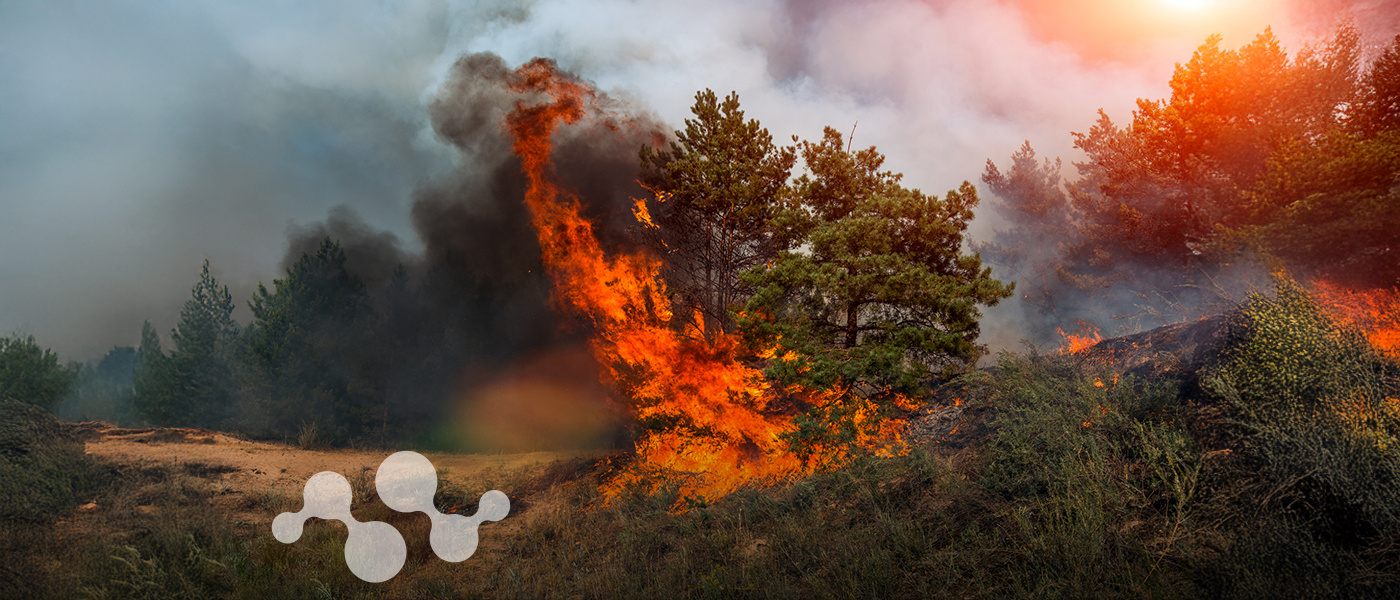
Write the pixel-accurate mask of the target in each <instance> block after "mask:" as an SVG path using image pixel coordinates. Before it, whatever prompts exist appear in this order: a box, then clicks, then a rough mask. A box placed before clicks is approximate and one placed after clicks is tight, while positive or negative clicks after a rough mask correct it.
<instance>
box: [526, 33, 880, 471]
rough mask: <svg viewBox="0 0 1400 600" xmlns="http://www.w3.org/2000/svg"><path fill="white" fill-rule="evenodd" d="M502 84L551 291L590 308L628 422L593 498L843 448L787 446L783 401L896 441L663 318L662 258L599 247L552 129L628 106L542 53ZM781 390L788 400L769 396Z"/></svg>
mask: <svg viewBox="0 0 1400 600" xmlns="http://www.w3.org/2000/svg"><path fill="white" fill-rule="evenodd" d="M506 86H507V87H508V89H510V90H511V91H512V92H514V93H516V94H519V95H520V96H521V99H519V100H517V102H516V106H515V109H514V110H513V111H511V113H510V114H509V115H507V117H506V121H505V126H506V128H507V130H508V131H509V133H510V135H511V137H512V148H513V150H514V152H515V154H516V155H517V156H518V157H519V158H520V161H521V169H522V170H523V172H524V174H525V177H526V181H527V187H526V191H525V203H526V205H527V207H528V208H529V210H530V214H531V219H532V226H533V227H534V229H535V231H536V233H537V234H538V236H539V242H540V247H541V250H542V253H543V259H544V263H545V265H546V267H547V268H548V269H549V273H550V275H551V277H552V279H553V281H554V284H555V285H554V299H555V302H556V304H557V305H558V308H559V309H560V310H564V311H568V312H571V313H574V314H578V315H580V316H582V317H583V318H584V319H585V320H587V321H588V322H589V324H590V326H591V327H592V338H591V340H590V346H591V350H592V352H593V354H594V355H595V357H596V358H597V360H598V362H599V364H601V365H603V368H604V373H603V374H602V377H603V380H604V382H605V383H606V384H608V385H609V386H610V387H611V388H612V389H613V390H614V391H615V392H616V393H617V394H618V395H619V396H620V397H619V398H618V400H620V401H621V402H622V403H623V404H624V405H626V407H627V408H628V409H629V410H630V411H631V412H632V416H633V418H634V419H635V420H636V422H637V423H638V425H639V437H638V440H637V442H636V454H637V461H636V462H635V463H634V464H632V465H630V466H628V467H626V468H624V469H623V470H622V471H621V472H618V473H614V474H613V476H612V477H611V478H610V479H609V481H608V483H606V484H605V485H604V487H603V490H602V492H603V495H604V497H605V498H616V497H617V496H618V495H619V494H620V493H622V492H623V491H625V490H627V489H629V488H632V487H635V486H639V485H640V486H642V487H650V488H651V489H655V488H656V487H658V486H660V485H679V486H680V487H681V497H682V498H684V497H690V496H700V497H704V498H717V497H720V496H723V495H725V494H728V493H730V492H732V491H734V490H735V489H738V488H739V487H741V486H743V485H745V484H748V483H751V482H766V481H773V480H779V479H783V478H788V477H792V476H794V475H798V474H802V473H806V472H809V471H810V470H811V469H812V468H813V467H814V466H815V465H816V464H818V463H821V462H825V463H830V462H833V461H839V460H840V459H841V458H842V457H844V456H845V449H844V448H835V447H820V446H818V447H813V448H811V450H812V453H811V454H809V455H808V457H807V458H808V459H807V460H804V458H803V457H799V456H798V455H796V454H795V453H794V452H793V451H792V450H791V444H790V443H789V439H790V437H791V436H792V434H793V433H794V432H795V431H796V429H797V427H796V425H795V423H794V418H795V416H796V414H795V412H796V411H795V409H794V408H792V406H794V405H795V404H807V405H811V406H828V407H835V408H838V409H841V410H845V411H847V412H848V414H850V415H851V416H850V421H851V422H852V423H854V424H855V428H856V430H857V432H858V434H857V439H856V444H857V445H858V446H864V447H866V448H870V449H871V450H874V451H880V452H884V453H897V452H902V451H903V444H902V442H901V441H900V438H899V432H900V430H901V428H902V425H903V422H902V421H898V420H881V419H880V418H879V416H878V411H877V410H875V406H874V405H873V403H871V402H869V401H868V400H865V399H862V398H858V397H855V396H853V395H850V394H839V393H835V392H821V391H814V390H803V389H798V388H786V389H781V390H777V389H774V386H773V385H772V384H771V383H769V382H768V381H767V380H766V379H765V378H764V376H763V374H762V372H761V371H760V370H759V369H758V368H756V367H754V366H750V365H748V364H745V363H744V362H742V361H741V360H740V353H741V348H740V344H739V343H738V340H736V339H734V338H733V337H732V336H729V335H725V334H711V335H710V336H706V335H705V334H704V332H703V322H702V321H700V320H695V321H694V322H692V323H689V324H687V326H686V327H683V328H678V327H673V326H672V325H673V323H672V321H673V319H676V318H678V317H677V316H676V315H674V314H673V313H672V310H671V305H670V301H669V299H668V297H667V295H666V293H665V291H664V285H663V283H662V280H661V277H660V273H661V267H662V265H661V262H660V261H659V260H658V259H657V258H656V257H654V256H652V255H650V254H647V253H645V252H618V253H614V254H612V255H609V254H608V253H607V252H605V251H604V250H603V248H602V247H601V246H600V244H599V242H598V238H597V236H596V235H595V233H594V228H593V224H592V223H591V222H589V221H588V220H587V219H586V218H584V217H583V216H582V206H581V204H580V201H579V199H578V197H577V196H576V195H574V194H573V193H572V192H570V191H568V190H563V189H560V187H559V186H558V185H556V184H555V182H554V181H553V180H552V169H553V165H552V159H551V152H552V150H553V141H552V137H553V135H554V133H555V131H556V130H557V129H558V128H559V127H560V126H561V125H563V124H572V123H577V122H579V121H580V120H584V119H590V120H595V121H597V122H600V123H601V124H602V125H603V127H604V129H606V130H610V131H616V130H618V129H619V128H622V127H627V126H629V120H628V119H627V118H626V117H625V115H618V114H610V113H609V112H608V111H607V110H605V109H604V108H602V107H601V106H600V103H599V102H598V101H597V100H598V97H597V94H596V92H595V91H594V90H593V89H592V88H590V87H589V86H587V85H586V84H584V83H583V82H581V81H578V80H577V79H574V78H572V77H570V76H568V75H567V74H564V73H561V72H559V71H558V70H557V69H556V67H555V65H554V63H553V62H552V61H549V60H544V59H536V60H534V61H532V62H530V63H527V64H525V65H524V66H522V67H520V68H519V69H518V70H516V71H515V72H513V73H511V74H510V75H509V76H508V78H507V81H506ZM638 216H639V217H640V215H638ZM683 332H685V333H683ZM780 393H781V396H782V397H786V398H793V399H796V402H788V403H783V404H784V406H785V407H786V408H778V407H776V406H775V404H777V403H775V402H774V400H775V399H776V398H778V397H780ZM811 456H819V457H820V459H821V460H820V461H813V460H810V457H811ZM658 474H659V475H661V477H660V478H658V477H656V475H658Z"/></svg>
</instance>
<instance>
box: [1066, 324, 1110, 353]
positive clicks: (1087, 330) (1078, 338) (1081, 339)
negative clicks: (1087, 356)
mask: <svg viewBox="0 0 1400 600" xmlns="http://www.w3.org/2000/svg"><path fill="white" fill-rule="evenodd" d="M1055 333H1058V334H1060V335H1061V336H1063V337H1064V338H1065V343H1064V345H1062V346H1060V354H1075V353H1078V352H1082V351H1084V350H1087V349H1088V348H1089V347H1090V346H1093V345H1094V344H1097V343H1099V342H1100V341H1101V340H1103V335H1102V334H1101V333H1100V331H1099V328H1098V327H1095V326H1093V325H1092V324H1090V323H1085V322H1084V321H1080V322H1079V331H1078V332H1077V333H1065V330H1063V329H1060V328H1059V327H1056V328H1055Z"/></svg>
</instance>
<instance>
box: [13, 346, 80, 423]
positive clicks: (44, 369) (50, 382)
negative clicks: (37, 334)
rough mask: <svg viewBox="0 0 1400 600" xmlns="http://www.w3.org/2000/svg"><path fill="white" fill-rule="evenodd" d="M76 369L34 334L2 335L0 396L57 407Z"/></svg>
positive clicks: (71, 381)
mask: <svg viewBox="0 0 1400 600" xmlns="http://www.w3.org/2000/svg"><path fill="white" fill-rule="evenodd" d="M75 375H76V373H75V369H73V368H69V367H65V366H63V365H61V364H59V362H58V355H57V354H54V353H53V351H52V350H47V349H44V348H40V347H39V343H38V342H36V341H34V336H32V335H31V336H24V337H0V398H13V399H15V400H19V401H22V402H28V403H30V404H34V405H36V406H41V407H44V408H53V407H54V406H55V405H57V404H58V403H59V401H60V400H62V399H63V397H64V395H65V394H67V393H68V389H69V387H70V386H72V384H73V380H74V377H75Z"/></svg>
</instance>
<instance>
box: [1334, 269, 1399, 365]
mask: <svg viewBox="0 0 1400 600" xmlns="http://www.w3.org/2000/svg"><path fill="white" fill-rule="evenodd" d="M1313 293H1314V294H1315V295H1316V296H1317V298H1318V300H1319V301H1320V302H1321V303H1322V304H1323V306H1325V307H1327V308H1329V309H1331V311H1332V314H1333V316H1334V317H1335V318H1337V319H1339V320H1340V321H1342V322H1343V323H1345V324H1347V325H1350V326H1352V327H1355V328H1357V329H1359V330H1361V332H1362V333H1363V334H1365V335H1366V339H1367V340H1369V341H1370V342H1371V345H1372V346H1375V347H1376V349H1377V350H1379V351H1381V352H1382V353H1384V354H1385V355H1387V356H1389V357H1391V358H1393V359H1396V360H1400V289H1397V288H1392V289H1388V290H1387V289H1374V290H1348V289H1345V288H1343V287H1341V286H1339V285H1336V284H1333V283H1330V282H1326V281H1318V282H1316V283H1314V284H1313Z"/></svg>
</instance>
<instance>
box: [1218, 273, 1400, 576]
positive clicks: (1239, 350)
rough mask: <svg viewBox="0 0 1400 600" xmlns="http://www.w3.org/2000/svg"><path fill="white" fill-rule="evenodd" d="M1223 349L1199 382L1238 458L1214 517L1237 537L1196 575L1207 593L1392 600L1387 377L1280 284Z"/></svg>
mask: <svg viewBox="0 0 1400 600" xmlns="http://www.w3.org/2000/svg"><path fill="white" fill-rule="evenodd" d="M1231 337H1232V341H1231V344H1230V346H1229V348H1228V349H1227V351H1226V354H1225V356H1224V357H1223V359H1222V361H1221V363H1220V365H1219V366H1218V367H1217V368H1216V369H1214V370H1213V371H1212V372H1211V373H1209V374H1208V375H1207V376H1206V377H1205V378H1204V380H1203V381H1204V387H1205V389H1207V390H1208V391H1209V392H1211V393H1212V394H1214V396H1215V397H1216V398H1217V399H1219V400H1220V401H1222V403H1223V405H1224V406H1225V408H1226V410H1227V414H1228V415H1229V419H1228V421H1227V424H1228V426H1229V427H1230V428H1231V433H1232V435H1231V436H1228V438H1227V439H1231V440H1232V444H1233V446H1234V447H1233V448H1232V449H1233V450H1234V451H1235V454H1236V455H1237V456H1236V459H1235V460H1234V461H1232V463H1231V466H1230V467H1229V468H1228V469H1227V470H1225V471H1224V472H1222V473H1220V474H1219V475H1218V477H1217V479H1219V480H1221V481H1226V480H1232V481H1235V482H1237V483H1235V484H1234V485H1233V487H1234V489H1233V491H1232V492H1231V493H1230V494H1228V495H1230V496H1233V498H1230V499H1226V498H1222V499H1221V503H1222V506H1221V510H1222V511H1223V517H1222V518H1227V519H1232V520H1234V521H1235V522H1236V524H1235V528H1236V529H1237V530H1238V533H1237V537H1236V539H1237V540H1238V541H1237V543H1236V544H1235V545H1234V547H1233V548H1232V549H1231V551H1230V553H1229V554H1228V555H1227V557H1226V558H1225V560H1223V561H1221V563H1220V564H1218V565H1213V566H1212V572H1211V573H1208V574H1207V575H1208V577H1210V578H1213V580H1214V581H1215V582H1216V583H1215V584H1216V585H1218V586H1219V588H1220V589H1219V590H1218V593H1219V594H1220V595H1227V596H1251V595H1257V594H1265V595H1267V594H1271V593H1272V594H1277V593H1283V592H1284V591H1288V592H1289V593H1290V594H1291V593H1293V592H1295V591H1297V592H1299V593H1308V594H1313V595H1326V596H1370V595H1377V594H1379V595H1381V596H1384V595H1387V594H1393V593H1396V592H1400V587H1397V586H1400V576H1396V575H1394V570H1393V567H1394V565H1395V564H1396V562H1397V560H1400V553H1398V552H1397V551H1396V550H1395V548H1396V544H1397V542H1400V437H1397V436H1400V405H1398V404H1400V402H1397V400H1396V399H1395V397H1396V396H1397V395H1400V394H1397V393H1396V390H1395V389H1394V385H1393V384H1391V383H1387V382H1388V381H1393V377H1394V375H1395V373H1396V366H1395V365H1394V364H1393V363H1389V362H1387V359H1385V358H1384V357H1382V356H1381V355H1380V354H1379V353H1377V352H1376V351H1375V349H1374V348H1372V347H1371V346H1370V345H1369V344H1368V343H1367V341H1366V339H1365V337H1364V336H1363V335H1362V334H1361V333H1360V332H1359V331H1356V330H1354V329H1351V328H1348V327H1345V326H1342V325H1339V324H1338V323H1337V322H1335V321H1334V320H1332V319H1330V318H1329V317H1328V314H1327V313H1326V311H1325V309H1324V308H1323V307H1321V306H1319V305H1318V303H1317V301H1316V300H1315V299H1313V298H1312V297H1311V296H1309V294H1308V293H1307V292H1306V291H1305V290H1304V289H1303V288H1302V286H1300V285H1299V284H1298V283H1297V282H1295V281H1292V280H1290V279H1288V278H1286V277H1283V276H1280V277H1278V278H1277V280H1276V293H1275V295H1274V296H1273V297H1267V296H1264V295H1261V294H1255V295H1252V296H1251V297H1250V298H1249V299H1248V301H1247V302H1246V303H1245V304H1244V306H1243V307H1242V310H1241V311H1240V313H1239V315H1238V317H1237V318H1236V320H1235V323H1234V324H1233V326H1232V333H1231ZM1223 495H1224V494H1222V496H1223ZM1387 572H1389V573H1391V575H1388V576H1373V575H1374V574H1376V573H1380V574H1385V573H1387ZM1241 573H1245V574H1247V575H1248V576H1247V577H1246V576H1242V575H1241ZM1343 582H1344V584H1343ZM1392 597H1393V596H1392Z"/></svg>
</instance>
